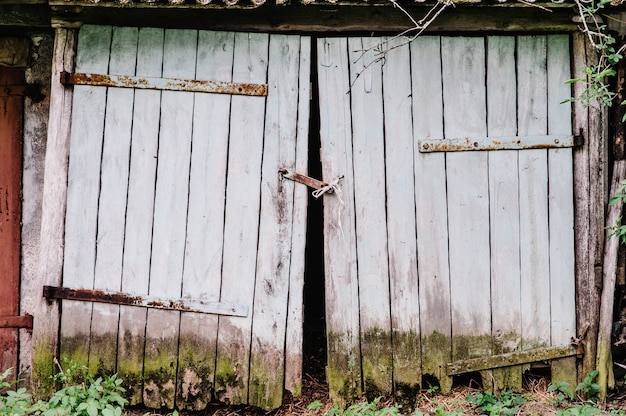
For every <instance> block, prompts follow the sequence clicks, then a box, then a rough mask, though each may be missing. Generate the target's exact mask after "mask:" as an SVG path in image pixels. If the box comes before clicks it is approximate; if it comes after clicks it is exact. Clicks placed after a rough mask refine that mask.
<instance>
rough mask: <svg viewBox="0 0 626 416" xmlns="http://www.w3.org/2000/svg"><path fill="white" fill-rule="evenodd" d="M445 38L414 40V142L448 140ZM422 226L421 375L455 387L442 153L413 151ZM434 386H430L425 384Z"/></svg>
mask: <svg viewBox="0 0 626 416" xmlns="http://www.w3.org/2000/svg"><path fill="white" fill-rule="evenodd" d="M441 74H442V71H441V39H440V38H439V37H437V36H420V37H418V38H417V39H415V40H414V41H413V42H412V43H411V81H412V97H413V106H412V108H413V114H412V115H413V141H414V142H415V141H416V140H418V139H420V138H422V137H423V138H429V139H435V138H439V139H442V138H443V91H442V83H441V76H442V75H441ZM413 159H414V161H415V205H416V209H415V211H416V226H417V256H418V258H417V270H418V279H419V309H420V323H421V331H422V332H421V345H422V373H423V374H424V375H430V376H433V377H435V378H436V379H437V381H438V383H439V386H440V389H441V391H442V392H444V393H447V392H449V391H450V389H451V388H452V378H451V377H448V375H447V374H446V372H445V366H446V364H447V363H449V362H450V361H452V323H451V318H450V308H451V305H450V271H449V264H448V235H449V233H448V218H447V209H446V204H447V202H446V193H445V192H442V190H444V189H446V159H445V154H443V153H433V154H425V153H420V152H419V151H418V149H417V148H415V147H414V149H413ZM423 387H429V386H423Z"/></svg>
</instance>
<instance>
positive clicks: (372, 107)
mask: <svg viewBox="0 0 626 416" xmlns="http://www.w3.org/2000/svg"><path fill="white" fill-rule="evenodd" d="M379 42H380V40H379V38H371V37H369V38H349V39H348V51H349V59H350V62H351V63H352V64H351V65H350V79H351V81H352V87H351V89H350V97H351V110H352V163H353V166H354V212H355V218H354V219H355V221H356V242H357V244H356V249H357V270H358V281H359V313H360V322H361V367H362V373H363V389H364V393H365V395H366V397H367V398H368V399H370V400H372V399H374V398H376V397H378V396H388V395H390V394H391V392H392V370H393V369H392V351H391V316H390V311H391V307H390V304H389V302H390V299H389V259H388V248H387V224H386V208H385V199H386V196H385V194H386V192H385V136H384V120H383V114H384V113H383V100H382V61H380V60H376V58H377V57H376V55H375V51H374V49H373V48H375V47H376V45H377V44H378V43H379Z"/></svg>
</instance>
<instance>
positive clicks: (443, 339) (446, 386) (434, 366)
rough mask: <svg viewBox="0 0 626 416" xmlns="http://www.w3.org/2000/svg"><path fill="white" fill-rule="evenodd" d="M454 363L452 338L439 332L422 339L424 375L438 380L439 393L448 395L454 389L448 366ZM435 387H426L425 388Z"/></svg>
mask: <svg viewBox="0 0 626 416" xmlns="http://www.w3.org/2000/svg"><path fill="white" fill-rule="evenodd" d="M451 361H452V338H451V337H450V336H448V335H443V334H441V333H439V332H433V333H432V334H430V335H428V336H425V337H422V374H423V375H424V376H428V378H432V379H434V380H437V382H438V383H439V391H440V392H441V393H443V394H448V393H449V392H450V390H451V389H452V377H449V376H448V374H447V369H446V366H447V365H448V363H449V362H451ZM428 387H433V386H430V385H425V386H424V388H428Z"/></svg>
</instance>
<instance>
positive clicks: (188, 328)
mask: <svg viewBox="0 0 626 416" xmlns="http://www.w3.org/2000/svg"><path fill="white" fill-rule="evenodd" d="M233 49H234V34H233V33H228V32H209V31H200V32H199V34H198V59H197V63H196V79H201V80H212V81H231V79H232V68H233ZM229 116H230V96H228V95H221V94H196V96H195V105H194V119H193V139H192V140H193V141H192V153H191V173H190V179H189V180H190V182H189V214H188V218H187V240H186V243H185V244H186V248H185V268H184V274H183V296H188V297H194V298H199V299H203V300H207V301H218V300H219V296H220V287H221V273H222V248H223V236H224V195H225V192H226V191H225V188H226V163H227V157H228V133H229ZM179 343H180V345H179V358H178V360H179V364H178V388H177V405H178V406H179V407H181V408H185V409H193V410H202V409H204V408H205V407H206V405H207V403H209V402H210V401H211V400H212V391H213V386H214V385H213V381H214V377H215V353H216V343H217V316H213V315H200V314H193V313H183V314H182V316H181V322H180V341H179Z"/></svg>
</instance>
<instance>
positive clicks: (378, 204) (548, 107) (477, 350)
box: [318, 35, 575, 398]
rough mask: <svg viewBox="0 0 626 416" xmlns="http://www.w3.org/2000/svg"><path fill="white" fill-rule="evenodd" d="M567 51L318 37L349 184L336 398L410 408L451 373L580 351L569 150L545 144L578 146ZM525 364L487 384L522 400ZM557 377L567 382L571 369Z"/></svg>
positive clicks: (332, 243)
mask: <svg viewBox="0 0 626 416" xmlns="http://www.w3.org/2000/svg"><path fill="white" fill-rule="evenodd" d="M387 42H389V43H387ZM403 42H404V43H403ZM380 50H383V51H387V52H386V53H385V55H384V56H382V55H376V52H377V51H380ZM569 50H570V48H569V37H568V36H567V35H550V36H517V37H513V36H488V37H443V36H442V37H439V36H423V37H419V38H417V39H416V40H414V41H413V42H410V43H409V42H407V41H405V40H403V39H392V40H389V41H388V40H387V39H385V38H371V37H368V38H347V39H346V38H328V39H321V40H320V41H319V43H318V55H319V65H318V71H319V85H320V103H321V104H320V105H321V110H320V120H321V141H322V165H323V175H324V179H325V180H326V181H334V180H336V179H337V178H341V179H339V182H338V184H339V185H338V186H339V189H340V192H335V193H334V194H328V195H326V196H325V200H324V207H325V212H324V217H325V249H326V250H325V258H326V282H327V288H326V305H327V320H326V322H327V331H328V348H329V357H328V378H329V383H330V390H331V395H332V396H334V397H341V396H344V397H345V396H348V397H349V396H358V395H359V394H360V393H361V391H362V390H361V389H364V392H365V393H366V394H367V395H368V396H370V397H373V396H376V395H379V394H390V393H391V392H394V393H395V394H396V396H397V397H399V398H402V397H405V398H406V397H410V396H411V395H412V394H414V392H415V389H416V388H418V387H419V385H420V384H422V375H428V376H430V377H431V378H430V379H429V380H432V378H433V377H434V378H435V379H436V381H434V382H437V383H439V384H440V386H441V389H442V390H443V391H446V390H448V389H449V388H450V385H451V377H450V375H451V374H453V373H454V371H451V368H448V367H447V366H448V364H450V363H455V362H459V361H461V360H466V359H472V358H476V357H487V356H492V355H497V354H502V353H506V352H511V351H524V350H528V349H537V348H543V347H559V346H567V345H568V344H569V340H570V337H571V336H574V335H575V311H574V236H573V185H572V151H571V149H569V148H550V149H548V148H547V147H550V146H560V144H562V141H563V140H570V139H572V138H571V136H570V135H571V134H572V131H571V114H570V112H571V111H570V105H569V104H560V103H561V102H562V101H563V100H565V99H567V98H569V97H570V94H571V92H570V88H569V86H567V85H566V84H565V81H566V80H567V79H569V78H570V77H571V76H570V56H569ZM537 140H538V141H539V142H540V143H541V144H540V145H537V143H535V142H536V141H537ZM502 143H509V144H510V145H509V146H501V145H502ZM533 143H534V144H533ZM559 143H560V144H559ZM468 145H469V146H468ZM525 146H527V147H529V148H525ZM467 147H469V150H468V149H467ZM495 147H504V148H505V149H508V150H488V149H492V148H495ZM532 147H546V148H532ZM433 148H437V149H433ZM480 148H484V149H485V150H475V149H480ZM513 149H522V150H513ZM431 150H450V151H448V152H446V151H440V152H431ZM452 150H464V151H452ZM482 369H483V370H484V368H482ZM523 370H524V367H523V366H521V365H518V366H509V367H507V368H506V369H494V370H490V373H489V374H485V373H483V374H484V375H486V376H487V377H484V380H485V381H484V383H485V384H486V383H489V385H485V386H484V387H485V388H487V387H491V383H492V382H493V383H494V387H496V388H501V387H504V386H508V387H512V388H520V387H521V375H522V371H523ZM557 374H558V375H557ZM553 376H555V377H557V378H559V379H560V380H568V381H571V380H572V378H574V377H575V361H574V359H572V358H564V359H562V360H561V361H558V362H557V364H555V365H554V366H553ZM574 379H575V378H574Z"/></svg>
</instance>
